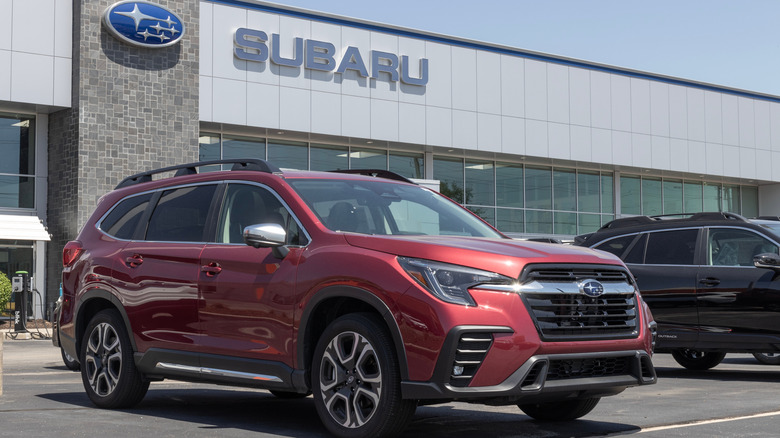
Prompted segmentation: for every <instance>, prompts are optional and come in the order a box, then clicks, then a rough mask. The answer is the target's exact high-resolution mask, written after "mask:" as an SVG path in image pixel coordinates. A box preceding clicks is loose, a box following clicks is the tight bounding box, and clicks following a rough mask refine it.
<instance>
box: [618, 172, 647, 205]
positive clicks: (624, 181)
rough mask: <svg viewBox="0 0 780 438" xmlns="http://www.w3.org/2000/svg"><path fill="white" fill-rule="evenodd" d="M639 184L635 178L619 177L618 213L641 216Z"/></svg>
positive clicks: (638, 180)
mask: <svg viewBox="0 0 780 438" xmlns="http://www.w3.org/2000/svg"><path fill="white" fill-rule="evenodd" d="M640 183H641V180H640V179H639V177H637V176H621V177H620V212H621V213H623V214H642V210H641V208H640V205H641V204H640V200H641V196H640V194H641V193H640V192H641V191H640Z"/></svg>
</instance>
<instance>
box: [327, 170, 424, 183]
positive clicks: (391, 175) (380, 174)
mask: <svg viewBox="0 0 780 438" xmlns="http://www.w3.org/2000/svg"><path fill="white" fill-rule="evenodd" d="M330 172H334V173H348V174H352V175H365V176H373V177H375V178H385V179H392V180H395V181H403V182H407V183H410V184H416V183H415V182H414V181H412V180H410V179H409V178H406V177H404V176H401V175H399V174H397V173H395V172H391V171H389V170H383V169H343V170H331V171H330Z"/></svg>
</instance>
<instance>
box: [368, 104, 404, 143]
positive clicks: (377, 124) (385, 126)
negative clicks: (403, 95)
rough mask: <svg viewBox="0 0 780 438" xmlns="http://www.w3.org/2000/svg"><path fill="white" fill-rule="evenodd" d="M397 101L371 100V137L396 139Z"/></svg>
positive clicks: (388, 139) (387, 139)
mask: <svg viewBox="0 0 780 438" xmlns="http://www.w3.org/2000/svg"><path fill="white" fill-rule="evenodd" d="M398 113H399V108H398V102H393V101H390V100H379V99H373V100H371V138H375V139H377V140H386V141H398V117H399V114H398Z"/></svg>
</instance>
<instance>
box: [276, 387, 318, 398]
mask: <svg viewBox="0 0 780 438" xmlns="http://www.w3.org/2000/svg"><path fill="white" fill-rule="evenodd" d="M268 392H270V393H271V394H273V395H274V396H275V397H276V398H280V399H283V400H295V399H299V398H306V397H308V396H310V395H311V393H310V392H309V393H306V394H301V393H300V392H292V391H277V390H275V389H271V390H269V391H268Z"/></svg>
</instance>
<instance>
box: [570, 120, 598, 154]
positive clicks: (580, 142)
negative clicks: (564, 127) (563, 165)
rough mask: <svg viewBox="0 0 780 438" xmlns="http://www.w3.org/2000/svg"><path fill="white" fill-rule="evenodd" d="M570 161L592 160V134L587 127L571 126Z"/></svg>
mask: <svg viewBox="0 0 780 438" xmlns="http://www.w3.org/2000/svg"><path fill="white" fill-rule="evenodd" d="M570 132H571V148H570V150H571V159H572V160H575V161H583V162H588V161H591V160H593V154H592V146H591V144H592V139H591V137H592V135H593V134H592V133H591V128H589V127H587V126H578V125H571V127H570Z"/></svg>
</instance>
